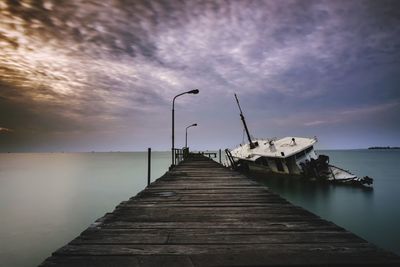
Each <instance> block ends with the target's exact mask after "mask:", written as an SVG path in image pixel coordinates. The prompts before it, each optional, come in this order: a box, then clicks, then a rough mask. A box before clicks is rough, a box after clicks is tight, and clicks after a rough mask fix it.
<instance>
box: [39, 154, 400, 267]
mask: <svg viewBox="0 0 400 267" xmlns="http://www.w3.org/2000/svg"><path fill="white" fill-rule="evenodd" d="M250 265H253V266H256V265H258V266H276V265H280V266H283V265H284V266H294V265H296V266H313V265H314V266H316V265H318V266H320V265H329V266H342V265H343V266H344V265H346V266H347V265H357V266H359V265H362V266H397V265H400V260H399V257H398V256H396V255H394V254H392V253H390V252H386V251H383V250H381V249H379V248H377V247H375V246H374V245H372V244H370V243H368V242H367V241H365V240H363V239H362V238H360V237H358V236H356V235H354V234H352V233H350V232H348V231H346V230H345V229H343V228H341V227H339V226H337V225H335V224H333V223H332V222H328V221H325V220H323V219H321V218H319V217H318V216H316V215H314V214H312V213H310V212H308V211H306V210H304V209H302V208H300V207H297V206H294V205H292V204H290V203H289V202H287V201H286V200H285V199H283V198H281V197H280V196H279V195H277V194H275V193H273V192H271V191H270V190H268V188H266V187H264V186H262V185H259V184H257V183H256V182H254V181H252V180H249V179H248V178H246V177H244V176H242V175H241V174H239V173H236V172H233V171H231V170H228V169H226V168H224V167H222V166H221V165H219V164H218V163H216V162H214V161H212V160H209V159H207V158H204V157H202V156H198V157H196V158H192V159H191V160H188V161H184V162H182V163H181V164H180V165H178V166H177V167H175V168H174V169H173V170H172V171H169V172H167V173H166V174H165V175H163V176H162V177H161V178H159V179H158V180H157V181H155V182H153V183H152V184H151V185H150V186H148V187H147V188H146V189H145V190H143V191H142V192H140V193H139V194H138V195H136V196H135V197H132V198H131V199H129V200H127V201H124V202H122V203H121V204H119V205H118V206H117V207H116V208H115V210H114V211H113V212H112V213H107V214H106V215H104V216H103V217H102V218H100V219H98V220H97V221H96V222H95V223H94V224H92V225H91V226H90V227H89V228H88V229H87V230H85V231H84V232H82V233H81V235H80V236H79V237H77V238H75V239H74V240H73V241H71V242H70V243H69V244H68V245H66V246H64V247H62V248H61V249H59V250H57V251H56V252H55V253H53V256H52V257H50V258H48V259H47V260H46V261H44V262H43V263H42V265H41V266H43V267H44V266H78V267H79V266H188V267H193V266H250Z"/></svg>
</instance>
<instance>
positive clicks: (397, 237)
mask: <svg viewBox="0 0 400 267" xmlns="http://www.w3.org/2000/svg"><path fill="white" fill-rule="evenodd" d="M318 153H319V154H325V155H328V156H329V157H330V160H331V163H332V164H333V165H336V166H339V167H342V168H344V169H347V170H350V171H351V172H352V173H354V174H356V175H357V176H361V177H363V176H366V175H368V176H370V177H372V178H374V184H373V190H363V189H361V188H358V187H350V186H344V185H329V184H318V183H315V182H305V181H303V180H301V179H294V180H293V179H282V178H281V177H280V178H279V177H270V178H266V177H265V176H264V177H262V176H260V175H256V176H255V178H256V179H257V180H258V181H260V182H262V183H264V184H265V185H267V186H268V187H269V188H270V189H271V190H272V191H274V192H275V193H278V194H279V195H281V196H282V197H284V198H285V199H287V200H288V201H290V202H292V203H293V204H295V205H297V206H301V207H303V208H305V209H307V210H309V211H311V212H313V213H315V214H317V215H319V216H320V217H322V218H324V219H326V220H329V221H332V222H334V223H335V224H338V225H339V226H342V227H344V228H346V229H347V230H350V231H351V232H353V233H355V234H357V235H359V236H361V237H362V238H364V239H366V240H368V241H370V242H372V243H374V244H376V245H378V246H380V247H382V248H385V249H387V250H390V251H392V252H395V253H397V254H398V255H400V228H399V226H400V207H399V205H400V175H399V173H400V150H324V151H319V152H318Z"/></svg>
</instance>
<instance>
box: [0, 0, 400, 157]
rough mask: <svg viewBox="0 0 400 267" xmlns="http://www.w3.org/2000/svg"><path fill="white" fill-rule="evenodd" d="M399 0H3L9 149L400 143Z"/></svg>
mask: <svg viewBox="0 0 400 267" xmlns="http://www.w3.org/2000/svg"><path fill="white" fill-rule="evenodd" d="M399 85H400V1H396V0H393V1H387V0H380V1H374V0H371V1H367V0H362V1H359V0H351V1H348V0H345V1H337V0H329V1H309V0H298V1H286V0H281V1H278V0H276V1H250V0H246V1H240V0H236V1H222V0H221V1H194V0H191V1H170V0H169V1H144V0H143V1H139V0H136V1H128V0H113V1H111V0H110V1H83V0H57V1H50V0H31V1H15V0H7V1H5V0H0V152H57V151H68V152H72V151H141V150H145V149H147V147H151V148H152V149H153V150H169V149H170V148H171V106H172V99H173V97H174V96H175V95H177V94H180V93H182V92H185V91H188V90H192V89H195V88H197V89H199V90H200V93H199V94H197V95H192V94H185V95H182V96H180V97H178V98H177V99H176V103H175V138H176V139H175V140H176V141H175V143H176V147H182V146H183V145H184V142H185V128H186V126H188V125H191V124H192V123H197V124H198V126H197V127H192V128H190V129H189V130H188V143H189V146H190V147H191V148H192V149H198V150H207V149H210V150H211V149H218V148H222V149H224V148H234V147H235V146H237V145H238V144H239V143H241V142H243V141H245V139H244V138H243V126H242V124H241V121H240V117H239V110H238V107H237V105H236V102H235V99H234V93H237V95H238V97H239V99H240V102H241V105H242V109H243V112H244V115H245V117H246V120H247V124H248V126H249V129H250V132H251V134H252V136H253V137H257V138H271V137H284V136H304V137H313V136H317V137H318V140H319V142H318V145H317V149H352V148H365V147H369V146H400V140H399V137H400V119H399V117H400V88H399Z"/></svg>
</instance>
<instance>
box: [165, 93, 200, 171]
mask: <svg viewBox="0 0 400 267" xmlns="http://www.w3.org/2000/svg"><path fill="white" fill-rule="evenodd" d="M198 93H199V89H194V90H190V91H187V92H183V93H180V94H178V95H176V96H175V97H174V99H173V100H172V147H171V153H172V154H171V156H172V158H171V167H173V166H174V165H175V164H174V163H175V161H174V157H175V151H174V149H175V132H174V131H175V129H174V127H175V99H176V98H177V97H179V96H181V95H184V94H195V95H196V94H198Z"/></svg>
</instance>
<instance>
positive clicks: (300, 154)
mask: <svg viewBox="0 0 400 267" xmlns="http://www.w3.org/2000/svg"><path fill="white" fill-rule="evenodd" d="M304 156H305V152H304V150H302V151H300V152H298V153H296V154H295V155H294V157H295V158H296V159H299V158H302V157H304Z"/></svg>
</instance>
